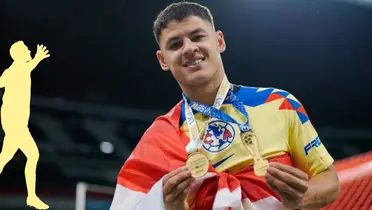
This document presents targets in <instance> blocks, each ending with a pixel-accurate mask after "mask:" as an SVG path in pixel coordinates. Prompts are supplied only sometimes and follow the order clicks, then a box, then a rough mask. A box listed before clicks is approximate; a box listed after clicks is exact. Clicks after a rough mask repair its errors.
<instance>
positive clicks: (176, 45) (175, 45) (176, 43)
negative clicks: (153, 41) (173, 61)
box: [170, 42, 181, 49]
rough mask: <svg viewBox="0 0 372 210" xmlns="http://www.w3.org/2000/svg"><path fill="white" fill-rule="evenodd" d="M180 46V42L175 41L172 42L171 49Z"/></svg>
mask: <svg viewBox="0 0 372 210" xmlns="http://www.w3.org/2000/svg"><path fill="white" fill-rule="evenodd" d="M180 46H181V43H180V42H175V43H173V44H171V46H170V49H177V48H178V47H180Z"/></svg>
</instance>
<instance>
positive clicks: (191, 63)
mask: <svg viewBox="0 0 372 210" xmlns="http://www.w3.org/2000/svg"><path fill="white" fill-rule="evenodd" d="M204 60H205V58H199V59H195V60H192V61H188V62H187V63H186V64H185V65H183V66H184V67H194V66H197V65H199V64H200V63H202V62H203V61H204Z"/></svg>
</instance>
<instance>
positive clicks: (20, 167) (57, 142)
mask: <svg viewBox="0 0 372 210" xmlns="http://www.w3.org/2000/svg"><path fill="white" fill-rule="evenodd" d="M172 2H173V1H169V0H157V1H154V0H151V1H150V0H146V1H145V0H142V1H134V0H116V1H98V0H79V1H74V0H64V1H59V0H55V1H46V0H38V1H26V0H2V1H1V2H0V23H1V24H0V27H1V34H2V36H1V37H2V38H1V41H0V69H1V72H2V71H3V70H5V69H6V68H8V67H9V65H10V64H11V62H12V61H11V58H10V56H9V47H10V45H11V44H12V43H14V42H15V41H18V40H23V41H24V42H25V44H26V45H27V46H28V47H29V48H30V50H32V53H33V54H34V53H35V51H36V45H37V44H45V45H46V46H47V47H48V49H49V50H50V52H51V57H50V58H49V59H47V60H45V61H43V62H42V63H41V64H40V65H39V66H38V67H37V68H36V70H35V71H34V72H33V74H32V81H33V87H32V102H31V103H32V105H31V113H32V114H31V119H30V125H29V127H30V130H31V133H32V134H33V136H34V138H35V140H36V142H37V144H38V146H39V150H40V161H39V165H38V171H37V180H38V181H37V192H38V194H39V196H40V197H41V199H42V200H43V201H45V202H46V203H47V204H49V205H50V207H51V208H50V209H57V210H69V209H71V210H74V209H75V210H83V209H84V210H85V209H86V210H93V209H94V210H95V209H100V210H108V209H109V206H110V202H111V199H112V193H113V188H114V187H115V184H116V176H117V174H118V171H119V170H120V168H121V166H122V164H123V162H124V161H125V160H126V158H127V157H128V156H129V154H130V152H131V151H132V149H133V148H134V147H135V145H136V144H137V142H138V140H139V139H140V137H141V135H142V133H143V132H144V131H145V129H146V128H147V127H148V126H149V125H150V123H151V122H152V121H153V120H154V118H155V117H156V116H158V115H160V114H163V113H165V112H166V111H167V110H168V109H170V108H171V107H172V106H173V105H174V104H175V103H177V102H178V101H179V100H180V99H181V95H180V94H181V92H180V90H179V88H178V86H177V83H176V82H175V81H174V80H173V78H172V76H171V75H170V74H169V73H163V72H162V71H161V69H160V67H159V65H158V63H157V60H156V57H155V51H156V49H157V46H156V43H155V41H154V39H153V36H152V30H151V27H152V22H153V20H154V19H155V17H156V15H157V14H158V12H159V11H160V10H161V9H162V8H164V7H165V6H166V5H168V4H169V3H172ZM196 2H200V3H202V4H205V5H207V6H208V7H209V8H210V9H211V11H212V13H213V15H214V18H215V23H216V27H217V29H220V30H222V31H223V32H224V35H225V39H226V42H227V51H226V52H225V53H224V54H223V60H224V62H225V68H226V71H227V73H228V75H229V78H230V80H231V81H232V82H234V83H237V84H244V85H250V86H274V87H277V88H281V89H286V90H288V91H290V92H292V93H294V94H295V95H296V96H297V97H298V98H299V99H300V100H301V101H302V102H303V104H304V105H305V107H306V109H307V112H308V114H309V116H310V119H311V120H312V123H313V124H314V126H315V127H316V129H317V130H318V133H319V135H320V137H321V139H322V141H323V143H324V144H325V145H326V146H327V148H328V150H329V152H330V153H331V154H332V155H333V157H334V158H335V159H336V161H337V169H338V171H339V175H340V179H341V180H342V181H343V191H342V195H341V196H340V198H339V199H338V200H337V201H336V202H335V203H334V204H332V205H331V206H329V207H327V208H328V209H343V210H349V209H358V210H359V209H371V205H372V187H371V186H372V183H371V177H372V173H371V170H372V166H371V161H372V157H371V152H370V151H372V143H371V142H372V122H371V120H370V118H371V116H372V111H371V107H372V102H371V100H370V97H371V91H372V85H371V81H372V73H371V66H372V41H371V40H372V39H371V38H372V24H371V23H372V7H370V5H371V4H370V1H357V0H355V1H351V0H347V1H346V0H342V1H334V0H329V1H320V0H307V1H306V0H296V1H295V0H261V1H259V0H234V1H233V0H231V1H223V0H213V1H212V0H204V1H196ZM1 95H2V93H1ZM1 132H2V130H1ZM1 135H2V136H1V138H0V139H1V140H0V143H2V137H3V133H1ZM25 161H26V160H25V157H24V155H23V154H22V153H21V152H17V154H16V155H15V157H14V159H13V160H12V161H11V162H10V163H9V164H8V165H7V166H6V167H5V169H4V171H3V173H2V174H1V175H0V209H1V210H8V209H12V210H13V209H14V210H21V209H30V208H26V207H25V206H26V205H25V199H26V187H25V179H24V173H23V171H24V165H25Z"/></svg>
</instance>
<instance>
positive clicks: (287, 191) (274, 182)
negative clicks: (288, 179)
mask: <svg viewBox="0 0 372 210" xmlns="http://www.w3.org/2000/svg"><path fill="white" fill-rule="evenodd" d="M265 178H266V182H267V184H268V185H269V187H270V188H271V189H272V190H273V191H275V192H276V193H277V194H278V195H279V196H282V197H285V198H286V199H288V200H297V199H300V198H301V195H302V193H301V192H299V191H298V190H296V189H295V188H293V187H292V186H290V185H288V184H286V183H285V182H283V181H281V180H280V179H277V178H275V177H274V176H272V175H271V174H269V173H267V174H266V176H265Z"/></svg>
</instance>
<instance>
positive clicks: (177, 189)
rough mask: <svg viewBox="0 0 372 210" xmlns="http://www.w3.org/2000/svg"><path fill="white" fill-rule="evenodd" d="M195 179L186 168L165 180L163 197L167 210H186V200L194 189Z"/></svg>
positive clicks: (172, 173) (171, 173)
mask: <svg viewBox="0 0 372 210" xmlns="http://www.w3.org/2000/svg"><path fill="white" fill-rule="evenodd" d="M193 182H194V178H193V177H192V176H191V173H190V171H188V170H187V167H186V166H183V167H180V168H178V169H176V170H174V171H172V172H170V173H169V174H168V175H167V176H166V177H165V178H164V180H163V196H164V204H165V209H166V210H173V209H175V210H184V209H185V208H186V207H187V205H185V202H186V201H185V199H186V196H187V194H188V193H189V191H190V189H191V188H192V185H193Z"/></svg>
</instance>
